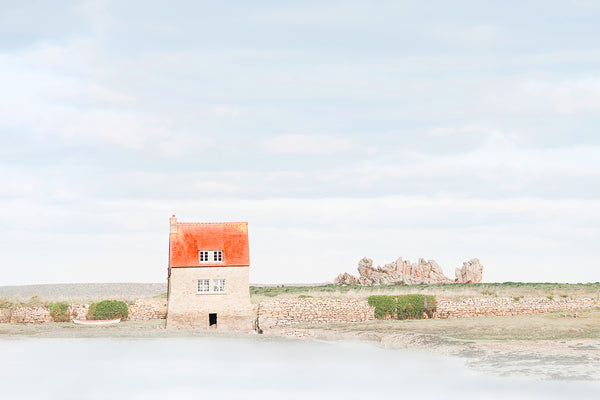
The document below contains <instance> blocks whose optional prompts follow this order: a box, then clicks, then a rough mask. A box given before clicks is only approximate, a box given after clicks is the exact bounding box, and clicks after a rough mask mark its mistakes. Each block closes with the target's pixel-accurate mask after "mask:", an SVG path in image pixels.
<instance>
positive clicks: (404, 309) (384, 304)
mask: <svg viewBox="0 0 600 400" xmlns="http://www.w3.org/2000/svg"><path fill="white" fill-rule="evenodd" d="M369 305H370V306H372V307H375V317H376V318H377V319H389V318H394V317H395V318H398V319H422V318H423V316H424V315H427V317H429V318H432V317H433V313H434V312H435V310H436V307H437V302H436V300H435V296H425V295H422V294H407V295H399V296H370V297H369Z"/></svg>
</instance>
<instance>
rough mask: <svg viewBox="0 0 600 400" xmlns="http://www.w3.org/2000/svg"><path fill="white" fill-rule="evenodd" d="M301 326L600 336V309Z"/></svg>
mask: <svg viewBox="0 0 600 400" xmlns="http://www.w3.org/2000/svg"><path fill="white" fill-rule="evenodd" d="M299 327H302V328H305V329H319V330H326V331H332V332H337V333H354V334H356V335H358V336H360V335H364V334H368V333H377V334H395V333H398V334H400V333H419V334H427V335H434V336H439V337H446V338H452V339H459V340H471V341H539V340H571V339H600V309H598V308H596V309H592V310H582V311H577V312H574V311H570V312H564V311H561V312H552V313H544V314H534V315H515V316H504V317H498V316H481V317H474V318H448V319H428V320H386V321H380V320H375V321H367V322H359V323H330V324H302V325H300V326H299Z"/></svg>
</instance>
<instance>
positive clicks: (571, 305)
mask: <svg viewBox="0 0 600 400" xmlns="http://www.w3.org/2000/svg"><path fill="white" fill-rule="evenodd" d="M598 306H600V304H598V301H597V300H595V299H590V298H578V299H570V298H558V299H549V298H546V297H529V298H520V299H519V300H515V299H514V298H510V297H493V298H486V297H470V298H466V299H463V300H450V299H445V298H439V297H438V298H437V311H436V313H435V314H434V316H433V317H434V318H465V317H476V316H482V315H498V316H506V315H528V314H539V313H545V312H551V311H575V310H585V309H590V308H594V307H598Z"/></svg>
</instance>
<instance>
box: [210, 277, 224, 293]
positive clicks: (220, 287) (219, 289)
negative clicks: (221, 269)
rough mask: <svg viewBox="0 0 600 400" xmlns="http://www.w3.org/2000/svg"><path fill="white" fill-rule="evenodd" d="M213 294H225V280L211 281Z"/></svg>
mask: <svg viewBox="0 0 600 400" xmlns="http://www.w3.org/2000/svg"><path fill="white" fill-rule="evenodd" d="M213 292H215V293H225V279H213Z"/></svg>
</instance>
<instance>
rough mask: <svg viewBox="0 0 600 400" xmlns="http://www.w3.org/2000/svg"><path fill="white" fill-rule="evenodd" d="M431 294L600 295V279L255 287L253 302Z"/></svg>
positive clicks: (476, 295)
mask: <svg viewBox="0 0 600 400" xmlns="http://www.w3.org/2000/svg"><path fill="white" fill-rule="evenodd" d="M380 294H386V295H395V294H429V295H437V296H442V297H448V298H451V299H461V298H465V297H512V298H514V297H534V296H538V297H547V296H553V297H557V298H558V297H561V296H562V297H592V298H600V282H596V283H523V282H504V283H477V284H466V283H465V284H448V285H400V286H398V285H390V286H338V285H333V284H329V285H321V286H285V285H278V286H251V287H250V295H251V296H252V301H253V302H258V301H261V300H264V299H266V298H272V297H298V296H313V297H318V296H332V297H363V298H364V297H368V296H371V295H380Z"/></svg>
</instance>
